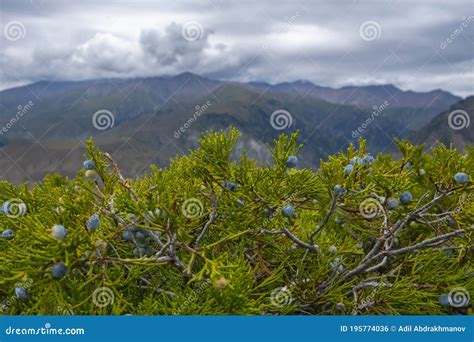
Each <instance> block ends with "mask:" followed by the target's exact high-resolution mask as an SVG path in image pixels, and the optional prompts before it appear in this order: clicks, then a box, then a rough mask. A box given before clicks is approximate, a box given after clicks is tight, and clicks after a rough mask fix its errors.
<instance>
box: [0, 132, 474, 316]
mask: <svg viewBox="0 0 474 342" xmlns="http://www.w3.org/2000/svg"><path fill="white" fill-rule="evenodd" d="M238 138H239V133H238V132H237V131H236V130H235V129H230V130H228V131H227V132H217V133H216V132H209V133H206V134H205V135H204V136H203V138H202V139H201V141H200V146H199V148H197V149H196V150H194V151H192V152H190V154H189V156H185V157H178V158H176V159H175V160H174V161H173V162H172V163H171V165H170V167H169V168H167V169H158V168H156V167H154V166H152V168H151V172H150V173H148V174H146V175H145V176H143V177H141V178H137V179H135V180H131V179H124V177H123V176H122V175H121V173H120V171H119V166H117V165H116V164H115V162H114V161H113V160H112V159H111V158H110V156H109V155H108V154H105V153H102V152H101V151H99V149H97V148H96V147H94V145H93V143H92V141H89V142H88V151H89V155H88V156H85V157H86V159H89V160H91V161H92V162H93V164H94V165H93V167H92V169H93V170H80V171H79V172H78V175H77V177H76V178H74V179H67V178H63V177H61V176H58V175H51V176H48V177H46V178H45V179H44V180H43V181H42V182H40V183H37V184H35V185H34V186H32V187H28V186H27V185H20V186H14V185H12V184H9V183H8V182H2V183H0V200H2V201H3V202H6V204H5V205H4V206H3V211H4V212H5V213H4V214H0V230H2V231H4V234H3V239H1V240H0V250H1V252H0V261H1V262H0V275H1V276H0V303H3V305H2V306H1V309H2V312H3V314H11V315H13V314H22V315H36V314H47V315H55V314H78V315H83V314H86V315H87V314H100V315H101V314H113V315H123V314H137V315H139V314H144V315H149V314H164V315H172V314H183V315H186V314H197V315H210V314H215V315H221V314H236V315H247V314H250V315H260V314H269V315H277V314H325V315H327V314H329V315H332V314H375V315H398V314H433V315H434V314H444V315H445V314H460V313H461V314H472V304H471V303H472V301H469V296H472V295H473V294H474V267H473V256H474V250H473V243H472V242H473V236H474V235H473V228H472V227H473V222H474V204H473V201H472V199H473V189H474V187H473V183H472V180H471V179H469V180H468V181H467V182H462V183H459V182H455V180H454V175H455V174H456V173H458V172H463V173H466V174H467V175H470V177H472V175H473V174H474V173H473V171H474V150H473V149H468V150H467V151H466V153H465V154H461V153H459V152H458V151H456V150H455V149H452V148H447V147H445V146H443V145H439V146H436V147H435V148H433V149H432V151H431V153H429V154H426V153H424V152H423V147H422V146H419V147H417V146H413V145H411V144H409V143H408V142H406V141H403V142H398V144H399V147H400V151H401V154H402V158H401V159H399V160H395V159H394V158H392V156H390V155H383V154H381V155H378V156H377V157H376V158H375V161H367V162H364V161H363V160H362V159H360V160H359V162H358V161H357V158H363V157H364V156H365V155H366V151H365V143H364V141H361V142H360V148H359V149H358V150H357V149H356V148H355V147H353V146H351V147H349V148H348V150H347V153H342V152H341V153H340V154H339V155H335V156H331V157H329V160H328V161H325V162H323V161H321V165H320V168H319V170H318V171H317V172H313V171H312V170H309V169H299V168H287V165H286V160H287V159H288V157H289V156H296V155H297V154H298V152H299V150H300V149H301V146H299V145H298V144H297V134H296V133H295V134H292V135H291V136H289V137H288V136H285V135H282V136H280V137H279V139H278V140H276V141H275V142H274V145H273V146H271V147H270V146H269V148H270V151H271V154H272V156H273V159H274V163H273V164H272V165H265V166H262V165H259V164H258V163H257V162H256V161H254V160H250V159H248V158H247V157H246V155H245V153H244V154H242V155H241V156H239V157H237V158H235V154H234V152H233V150H234V147H235V145H236V143H237V140H238ZM354 158H355V159H354ZM364 160H365V159H364ZM351 161H352V163H353V164H354V165H353V168H352V171H351V172H350V173H349V172H346V171H345V167H346V166H347V165H349V164H350V163H351ZM335 185H339V186H340V187H342V188H343V190H344V191H343V193H339V194H336V193H335V192H334V191H333V189H334V187H335ZM406 191H409V192H410V193H411V194H412V197H413V199H412V201H410V202H409V203H406V204H402V203H399V200H398V199H399V195H400V193H402V192H406ZM389 198H391V200H393V199H395V204H397V205H398V206H395V208H394V207H393V206H389V201H388V199H389ZM392 204H393V203H392ZM287 205H290V206H291V207H292V208H293V209H294V215H292V214H291V213H290V214H283V212H282V208H283V207H285V206H287ZM94 214H96V215H97V216H98V217H99V220H100V224H99V225H98V227H97V228H96V229H94V228H90V227H88V226H90V222H89V221H90V220H91V216H92V215H94ZM55 225H62V226H64V227H65V229H66V230H67V235H66V237H64V238H63V239H58V238H57V237H54V236H53V235H52V234H51V229H52V227H53V226H55ZM9 229H11V230H12V231H13V234H14V235H13V237H11V236H9V235H8V234H7V233H5V231H6V230H9ZM60 262H62V263H64V264H65V265H66V267H67V273H66V275H65V276H63V277H57V278H55V277H53V275H52V268H53V266H55V265H56V264H58V263H60ZM446 300H447V302H446Z"/></svg>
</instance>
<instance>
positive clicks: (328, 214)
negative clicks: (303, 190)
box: [309, 196, 337, 245]
mask: <svg viewBox="0 0 474 342" xmlns="http://www.w3.org/2000/svg"><path fill="white" fill-rule="evenodd" d="M336 203H337V196H333V197H332V199H331V203H330V205H329V210H328V211H327V212H326V215H325V216H324V218H323V221H322V222H321V223H320V224H319V225H318V226H317V227H316V228H315V229H314V230H313V231H312V232H311V234H309V243H310V244H311V245H314V236H315V235H316V234H318V232H319V231H320V230H321V229H323V227H324V226H325V225H326V224H327V223H328V221H329V218H330V217H331V215H332V213H333V212H334V209H335V208H336Z"/></svg>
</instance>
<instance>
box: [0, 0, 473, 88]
mask: <svg viewBox="0 0 474 342" xmlns="http://www.w3.org/2000/svg"><path fill="white" fill-rule="evenodd" d="M0 3H1V7H0V10H1V23H0V24H1V28H2V32H1V38H0V39H1V41H0V63H1V67H0V88H3V89H4V88H8V87H12V86H16V85H20V84H25V83H29V82H34V81H38V80H79V79H90V78H98V77H136V76H156V75H170V74H177V73H180V72H184V71H192V72H195V73H198V74H201V75H204V76H209V77H213V78H219V79H232V80H238V81H250V80H264V81H268V82H270V83H277V82H285V81H295V80H298V79H306V80H310V81H312V82H313V83H316V84H318V85H323V86H332V87H340V86H345V85H360V84H386V83H393V84H395V85H396V86H398V87H400V88H402V89H404V90H407V89H411V90H416V91H429V90H433V89H436V88H441V89H445V90H449V91H451V92H453V93H455V94H457V95H461V96H466V95H470V94H474V2H473V1H472V0H469V1H456V0H450V1H447V0H443V1H427V0H424V1H423V0H421V1H420V0H418V1H400V0H390V1H380V0H377V1H375V0H373V1H366V0H356V1H314V0H313V1H304V0H298V1H296V0H293V1H278V0H258V1H257V0H243V1H224V0H201V1H199V0H168V1H151V0H150V1H145V0H142V1H107V0H103V1H87V0H86V1H84V0H81V1H69V0H62V1H60V0H56V1H49V0H0Z"/></svg>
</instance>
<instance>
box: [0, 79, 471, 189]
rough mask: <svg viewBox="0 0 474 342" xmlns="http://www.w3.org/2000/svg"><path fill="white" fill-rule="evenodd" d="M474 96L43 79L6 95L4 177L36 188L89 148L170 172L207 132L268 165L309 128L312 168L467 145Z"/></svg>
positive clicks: (1, 134)
mask: <svg viewBox="0 0 474 342" xmlns="http://www.w3.org/2000/svg"><path fill="white" fill-rule="evenodd" d="M473 103H474V97H468V98H467V99H462V98H460V97H458V96H455V95H453V94H451V93H449V92H446V91H443V90H434V91H431V92H413V91H403V90H401V89H399V88H397V87H395V86H393V85H390V84H389V85H370V86H348V87H343V88H337V89H336V88H329V87H321V86H318V85H315V84H313V83H311V82H309V81H304V80H300V81H295V82H285V83H279V84H269V83H266V82H248V83H245V82H234V81H220V80H214V79H209V78H206V77H202V76H199V75H196V74H192V73H182V74H179V75H175V76H162V77H149V78H133V79H96V80H86V81H67V82H59V81H58V82H49V81H42V82H37V83H34V84H30V85H27V86H22V87H17V88H13V89H7V90H4V91H1V92H0V170H1V174H2V176H1V178H2V179H7V180H10V181H12V182H16V183H18V182H21V181H25V180H27V181H36V180H39V179H41V178H43V177H44V176H45V175H46V174H49V173H52V172H60V173H61V174H63V175H66V176H73V175H75V174H76V173H77V171H78V169H79V168H80V167H81V165H82V160H83V154H84V152H85V149H84V141H85V140H86V139H87V138H88V137H89V136H92V137H93V138H94V140H95V142H96V144H97V145H98V146H99V147H100V148H101V149H103V150H105V151H107V152H109V153H111V154H112V156H113V157H114V158H115V159H116V160H117V162H118V163H119V165H120V166H121V168H122V169H123V172H124V174H125V175H126V176H129V177H133V176H135V175H139V174H142V173H143V172H145V171H146V170H147V169H148V167H149V165H150V164H157V165H159V166H166V165H168V164H169V162H170V159H172V158H173V157H174V156H176V155H180V154H185V153H187V152H188V150H189V149H190V148H194V147H196V146H197V143H198V139H199V137H200V135H201V133H202V132H203V131H206V130H211V129H213V130H215V129H225V128H227V127H229V126H231V125H232V126H235V127H237V128H238V129H239V130H240V131H241V132H242V137H243V139H242V141H241V143H240V145H239V146H237V150H238V151H241V150H243V149H245V150H246V151H247V152H248V154H249V155H250V156H251V157H254V158H258V159H259V160H260V161H262V162H266V161H269V160H270V156H269V154H268V152H267V151H266V147H265V144H266V143H271V141H272V140H273V139H275V138H276V137H277V136H278V135H279V134H281V133H289V132H292V131H295V130H299V131H300V141H301V143H303V144H304V146H305V147H304V148H303V150H302V154H301V157H300V160H301V164H302V165H303V166H308V167H312V166H316V165H317V163H318V162H319V160H320V159H321V158H323V159H324V158H326V157H327V155H328V154H333V153H335V152H337V151H339V150H341V149H344V148H346V147H347V146H348V144H350V143H357V141H358V139H359V138H360V137H364V138H366V139H367V144H368V148H369V150H370V151H371V153H373V154H376V153H378V152H391V151H393V150H394V143H393V138H395V137H396V138H406V137H408V138H411V139H413V140H415V141H416V142H425V141H427V142H430V141H431V140H433V139H435V140H441V141H443V142H454V143H455V144H456V146H459V147H460V148H463V147H465V146H466V145H468V144H470V143H472V141H473V139H472V138H473V136H472V130H470V131H469V130H468V129H464V130H452V129H450V127H449V126H448V124H447V118H446V116H447V115H449V113H450V112H451V111H452V110H455V109H463V108H465V109H464V110H466V111H467V112H468V113H471V112H472V109H473Z"/></svg>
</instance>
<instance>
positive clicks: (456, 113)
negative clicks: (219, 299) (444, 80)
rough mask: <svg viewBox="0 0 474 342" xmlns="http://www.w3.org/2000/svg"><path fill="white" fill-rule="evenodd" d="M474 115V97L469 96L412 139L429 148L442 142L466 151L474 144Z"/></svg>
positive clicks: (432, 121) (438, 116) (440, 115)
mask: <svg viewBox="0 0 474 342" xmlns="http://www.w3.org/2000/svg"><path fill="white" fill-rule="evenodd" d="M473 113H474V96H469V97H467V98H466V99H465V100H462V101H459V102H458V103H456V104H455V105H453V106H452V107H450V108H449V109H448V110H446V111H444V112H442V113H440V114H439V115H437V116H436V117H435V118H434V119H433V120H431V121H430V122H429V123H428V124H427V125H426V126H425V127H423V128H422V129H420V130H419V131H418V132H416V133H415V134H413V136H412V138H413V140H414V141H415V142H417V143H425V144H427V145H428V146H431V145H433V144H435V143H436V142H438V141H440V142H442V143H444V144H446V145H449V144H451V143H452V144H453V146H454V147H456V148H459V149H464V148H465V147H466V146H467V145H472V144H473V143H474V128H473V123H472V122H471V120H472V119H473V118H472V115H473Z"/></svg>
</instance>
